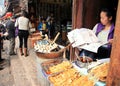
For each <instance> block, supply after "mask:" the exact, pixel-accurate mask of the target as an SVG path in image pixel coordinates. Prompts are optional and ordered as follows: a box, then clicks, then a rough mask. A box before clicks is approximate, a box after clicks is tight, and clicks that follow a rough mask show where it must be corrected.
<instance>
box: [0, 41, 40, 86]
mask: <svg viewBox="0 0 120 86" xmlns="http://www.w3.org/2000/svg"><path fill="white" fill-rule="evenodd" d="M18 44H19V42H18V39H17V41H16V49H15V51H16V52H17V55H14V56H8V50H9V49H8V45H9V41H4V49H5V52H2V58H5V59H7V60H8V61H7V62H6V65H5V68H4V69H3V70H0V86H40V85H38V82H37V81H38V80H37V68H36V62H35V57H36V56H35V53H34V51H33V49H29V56H28V57H24V56H20V55H19V51H18ZM9 59H10V63H11V66H9Z"/></svg>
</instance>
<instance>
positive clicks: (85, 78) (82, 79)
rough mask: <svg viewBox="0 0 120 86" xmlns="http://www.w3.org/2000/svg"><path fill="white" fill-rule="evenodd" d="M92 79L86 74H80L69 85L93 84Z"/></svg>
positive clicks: (84, 85)
mask: <svg viewBox="0 0 120 86" xmlns="http://www.w3.org/2000/svg"><path fill="white" fill-rule="evenodd" d="M94 84H95V83H94V81H93V80H90V79H89V78H88V76H81V77H79V78H76V79H75V80H74V81H73V82H72V83H71V85H70V86H94Z"/></svg>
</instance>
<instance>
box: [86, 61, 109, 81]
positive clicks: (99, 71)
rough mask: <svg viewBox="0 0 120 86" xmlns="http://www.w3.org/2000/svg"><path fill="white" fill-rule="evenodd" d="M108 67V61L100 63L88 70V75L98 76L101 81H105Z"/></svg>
mask: <svg viewBox="0 0 120 86" xmlns="http://www.w3.org/2000/svg"><path fill="white" fill-rule="evenodd" d="M108 69H109V62H106V63H101V64H99V65H97V66H96V67H94V68H91V69H89V70H88V73H89V75H92V76H93V77H96V78H98V80H99V81H101V82H106V79H107V75H108Z"/></svg>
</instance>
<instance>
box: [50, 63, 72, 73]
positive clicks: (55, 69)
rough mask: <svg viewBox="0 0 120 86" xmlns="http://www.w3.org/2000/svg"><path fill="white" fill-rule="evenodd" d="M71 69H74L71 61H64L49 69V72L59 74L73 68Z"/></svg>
mask: <svg viewBox="0 0 120 86" xmlns="http://www.w3.org/2000/svg"><path fill="white" fill-rule="evenodd" d="M71 67H72V64H71V63H70V62H69V61H63V62H62V63H60V64H57V65H55V66H52V67H49V71H50V73H57V72H60V71H63V70H66V69H68V68H71Z"/></svg>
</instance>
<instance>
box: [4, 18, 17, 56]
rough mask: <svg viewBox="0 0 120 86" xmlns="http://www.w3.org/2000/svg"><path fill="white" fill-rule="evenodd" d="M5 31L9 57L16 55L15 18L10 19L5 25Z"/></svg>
mask: <svg viewBox="0 0 120 86" xmlns="http://www.w3.org/2000/svg"><path fill="white" fill-rule="evenodd" d="M6 29H7V32H8V39H9V41H10V45H9V55H16V53H15V51H14V49H15V17H14V16H13V17H11V18H10V20H8V22H7V23H6Z"/></svg>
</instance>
